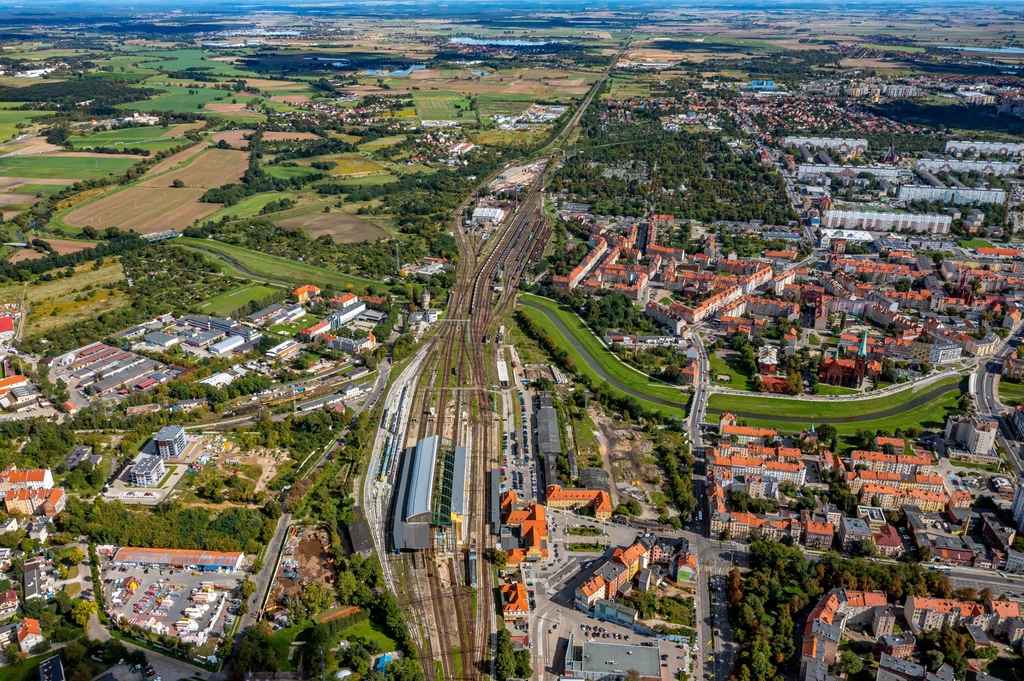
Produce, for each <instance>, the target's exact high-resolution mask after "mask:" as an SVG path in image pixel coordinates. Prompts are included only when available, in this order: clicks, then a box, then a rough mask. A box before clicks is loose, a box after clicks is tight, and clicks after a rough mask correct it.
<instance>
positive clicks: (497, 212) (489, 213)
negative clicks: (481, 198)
mask: <svg viewBox="0 0 1024 681" xmlns="http://www.w3.org/2000/svg"><path fill="white" fill-rule="evenodd" d="M504 219H505V211H503V210H502V209H501V208H487V207H484V206H481V207H480V208H477V209H476V210H474V211H473V222H475V223H477V224H479V223H482V222H490V223H491V224H495V225H496V224H498V223H500V222H501V221H502V220H504Z"/></svg>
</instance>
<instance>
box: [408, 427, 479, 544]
mask: <svg viewBox="0 0 1024 681" xmlns="http://www.w3.org/2000/svg"><path fill="white" fill-rule="evenodd" d="M466 457H467V453H466V448H465V447H456V446H454V445H453V444H452V443H451V441H449V440H445V439H443V438H441V437H440V436H438V435H432V436H431V437H428V438H424V439H422V440H420V441H419V442H418V443H417V444H416V446H415V447H410V448H408V449H407V450H406V451H405V453H404V455H403V456H402V462H401V464H400V469H399V474H398V485H397V487H396V488H395V494H394V496H393V498H392V509H391V547H392V549H393V550H395V551H422V550H424V549H428V548H431V546H434V547H435V548H441V549H455V548H458V547H459V546H462V545H463V544H464V542H465V536H466V532H467V528H466V526H465V520H466V517H467V516H468V515H469V500H468V493H467V484H468V477H467V475H466V468H467V461H466Z"/></svg>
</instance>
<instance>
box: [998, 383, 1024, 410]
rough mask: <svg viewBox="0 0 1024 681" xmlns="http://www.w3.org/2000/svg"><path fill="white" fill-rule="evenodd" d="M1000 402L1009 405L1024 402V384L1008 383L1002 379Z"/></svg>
mask: <svg viewBox="0 0 1024 681" xmlns="http://www.w3.org/2000/svg"><path fill="white" fill-rule="evenodd" d="M999 400H1000V401H1001V402H1002V403H1003V404H1007V405H1009V404H1015V403H1017V402H1020V401H1021V400H1024V384H1022V383H1015V382H1013V381H1008V380H1006V379H1005V378H1003V379H1000V380H999Z"/></svg>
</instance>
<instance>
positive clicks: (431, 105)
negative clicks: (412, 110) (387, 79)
mask: <svg viewBox="0 0 1024 681" xmlns="http://www.w3.org/2000/svg"><path fill="white" fill-rule="evenodd" d="M412 99H413V102H415V103H416V115H417V116H419V117H420V118H422V119H426V120H431V121H454V120H459V119H466V120H467V121H472V120H476V112H474V111H470V110H469V104H470V102H469V99H468V98H467V97H465V96H463V95H460V94H457V93H455V92H445V91H430V92H422V91H417V92H413V95H412Z"/></svg>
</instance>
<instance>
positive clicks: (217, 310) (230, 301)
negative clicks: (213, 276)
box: [199, 284, 282, 316]
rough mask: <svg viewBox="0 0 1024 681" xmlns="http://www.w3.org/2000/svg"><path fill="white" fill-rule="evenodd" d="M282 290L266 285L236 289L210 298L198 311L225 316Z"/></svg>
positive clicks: (250, 285) (252, 285) (251, 285)
mask: <svg viewBox="0 0 1024 681" xmlns="http://www.w3.org/2000/svg"><path fill="white" fill-rule="evenodd" d="M280 290H282V289H280V288H276V287H274V286H267V285H266V284H249V285H248V286H243V287H241V288H237V289H235V290H234V291H228V292H227V293H222V294H220V295H219V296H214V297H213V298H210V299H209V300H207V301H206V302H205V303H203V304H202V305H200V306H199V309H200V310H202V311H203V313H204V314H209V315H214V316H221V315H227V314H230V313H232V312H234V311H235V310H237V309H238V308H240V307H242V306H243V305H248V304H249V303H251V302H252V301H254V300H262V299H263V298H266V297H267V296H269V295H270V294H272V293H276V292H277V291H280Z"/></svg>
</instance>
